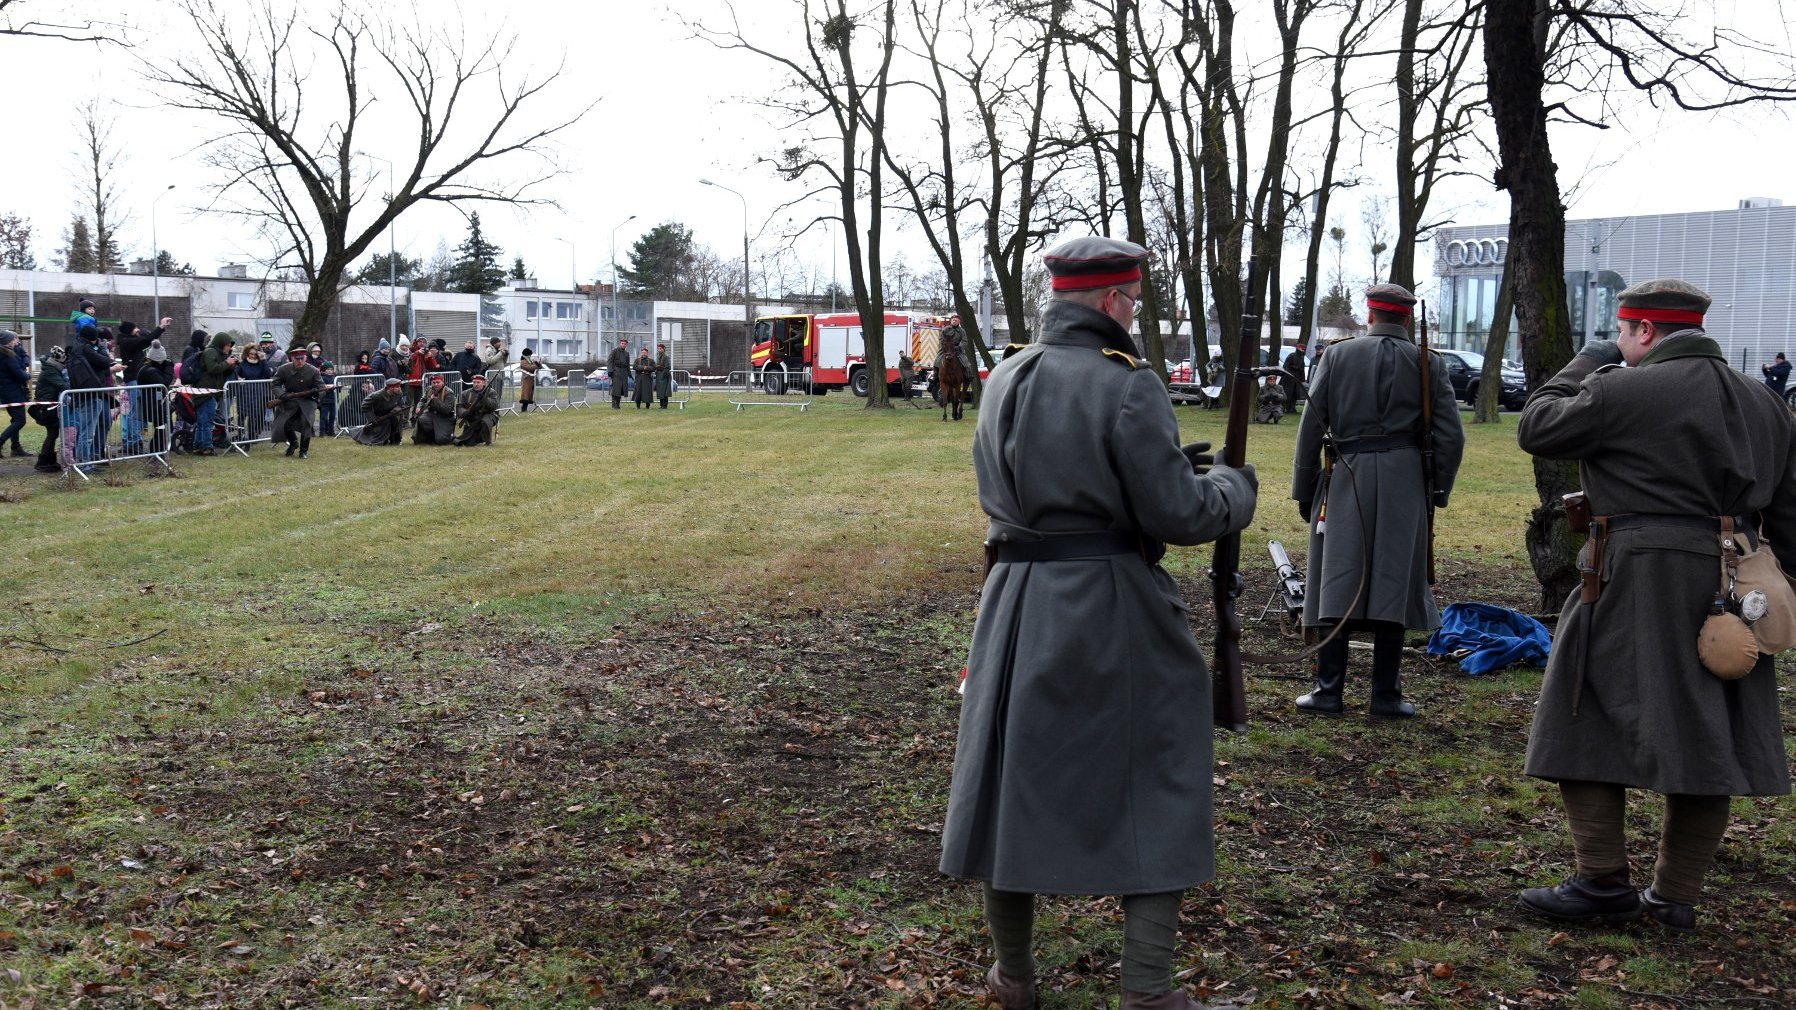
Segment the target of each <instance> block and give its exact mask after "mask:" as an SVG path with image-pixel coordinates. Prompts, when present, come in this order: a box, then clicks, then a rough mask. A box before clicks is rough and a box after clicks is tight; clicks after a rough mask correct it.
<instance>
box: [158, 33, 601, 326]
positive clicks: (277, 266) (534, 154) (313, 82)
mask: <svg viewBox="0 0 1796 1010" xmlns="http://www.w3.org/2000/svg"><path fill="white" fill-rule="evenodd" d="M181 7H182V10H183V11H184V12H185V13H186V15H187V18H188V19H189V20H190V21H191V22H192V24H193V27H194V29H195V31H196V32H197V34H198V36H199V39H200V51H199V52H197V53H194V54H192V55H191V56H189V57H188V58H185V59H178V60H165V61H157V62H156V63H154V64H152V65H151V68H150V69H149V70H148V71H147V75H148V77H149V80H150V81H151V83H152V84H154V85H156V86H158V87H159V88H160V89H161V90H162V92H163V93H164V95H165V96H166V98H167V100H168V103H169V104H170V105H173V106H174V107H176V108H180V109H186V110H189V111H192V112H197V113H201V114H203V115H205V116H208V117H212V118H214V119H217V120H222V121H223V122H224V123H225V124H226V125H225V127H224V129H223V132H222V133H221V134H220V135H219V136H218V137H216V138H215V139H214V140H213V141H212V143H211V144H210V145H209V147H210V148H211V150H212V152H213V153H212V155H211V161H212V164H213V165H214V166H215V167H217V168H218V169H220V170H222V172H223V181H221V182H220V183H218V185H217V187H216V193H215V198H214V204H215V207H216V208H218V209H222V210H224V211H226V212H228V213H233V214H237V215H240V216H242V217H245V218H247V219H249V220H251V221H254V222H256V223H257V225H258V226H259V227H260V229H261V231H262V234H263V235H264V236H265V237H267V238H268V239H270V240H271V241H272V242H273V243H274V246H275V247H276V249H277V250H278V252H277V254H276V255H275V256H274V257H273V259H272V260H271V262H270V264H269V265H270V269H271V272H273V271H278V270H281V269H284V268H288V267H291V268H295V269H296V270H297V271H298V272H299V274H300V275H301V276H302V277H304V278H305V281H306V283H307V285H308V290H307V293H306V304H305V308H304V309H303V310H302V312H301V314H300V318H299V321H298V322H297V324H296V326H295V331H296V333H297V335H299V336H300V337H302V338H313V337H317V336H319V335H321V334H322V333H323V332H324V327H325V324H326V322H327V321H328V320H329V318H330V315H331V312H332V309H333V308H334V306H335V302H336V298H337V294H338V292H339V291H340V290H341V287H342V285H343V283H344V279H345V276H346V273H347V271H348V268H349V266H350V265H351V264H352V263H353V262H354V261H355V260H356V259H357V258H358V257H360V256H361V255H362V253H363V252H365V251H366V250H367V249H368V247H369V246H370V245H371V244H372V243H373V242H374V241H375V240H376V239H377V238H378V237H379V236H380V235H381V234H382V233H383V232H384V231H385V230H386V228H387V227H388V225H390V224H391V223H392V222H393V221H394V220H395V219H397V218H398V217H399V216H400V215H401V214H403V213H404V212H405V211H406V210H407V209H409V208H410V207H412V206H413V205H415V204H417V203H419V202H421V201H432V202H438V203H447V204H450V205H452V206H458V207H459V206H460V205H462V204H471V203H478V202H491V203H511V204H528V203H542V202H545V201H543V200H541V199H539V198H537V197H536V196H535V195H534V194H535V192H536V191H537V189H538V188H539V187H540V185H541V184H542V183H544V182H546V181H547V180H549V179H550V178H552V177H554V176H555V175H556V174H557V171H556V169H555V167H554V165H553V163H552V162H551V161H550V160H549V156H548V152H547V150H546V148H547V146H548V144H549V143H550V142H551V141H552V139H553V138H554V137H555V136H556V135H557V134H559V133H561V132H562V131H564V130H566V129H568V128H569V127H571V126H573V125H574V124H575V123H577V122H579V120H580V119H581V117H583V116H584V115H585V114H586V112H587V111H589V110H590V109H591V108H592V106H591V105H590V104H589V105H585V106H582V107H580V108H578V109H577V111H575V112H574V113H573V114H572V115H571V116H567V117H566V118H556V119H553V120H551V121H549V122H548V123H547V124H546V125H537V124H529V125H527V124H526V122H525V119H526V116H525V115H524V112H525V110H526V109H529V110H534V109H535V108H536V107H537V106H538V105H541V104H543V102H542V101H539V100H538V99H539V96H542V95H543V94H544V91H545V89H547V88H548V87H549V86H550V85H552V84H553V83H554V82H555V81H556V79H557V78H558V77H559V76H560V73H561V71H560V68H559V67H556V68H553V69H550V70H548V71H547V72H545V73H542V74H541V75H540V76H533V75H532V74H530V73H529V72H528V71H526V72H524V73H523V74H522V75H521V76H520V75H519V74H518V73H517V72H516V71H514V69H513V68H514V67H516V66H518V65H520V64H521V65H523V66H526V67H536V66H538V65H539V64H538V61H536V60H535V59H528V60H515V59H513V56H512V48H513V44H514V42H515V39H513V38H507V37H500V38H494V39H484V40H480V41H473V42H470V40H468V39H466V38H461V37H454V36H451V35H449V34H447V33H445V32H444V31H441V30H439V29H437V28H434V27H432V26H428V25H413V26H402V25H399V24H397V23H394V22H388V21H384V20H381V19H380V16H379V15H362V14H358V13H355V12H353V11H351V10H350V9H349V8H348V7H342V8H338V10H337V11H336V13H335V14H332V15H330V16H328V17H327V18H325V19H324V20H322V21H320V22H318V23H317V24H313V23H311V22H309V21H306V20H302V16H301V15H300V14H298V13H286V14H283V13H281V12H279V11H277V10H276V8H275V6H274V4H273V2H272V0H263V2H262V3H260V4H258V5H256V6H254V7H253V8H251V9H250V10H249V11H248V12H247V13H245V14H243V15H241V16H239V15H238V14H237V12H236V11H237V9H236V7H235V5H233V6H232V7H230V8H229V9H228V11H227V9H223V8H221V7H220V5H219V4H218V3H217V2H216V0H181ZM322 68H328V69H329V71H330V73H331V78H330V84H329V86H323V82H322V81H321V80H319V78H318V74H319V73H321V72H323V71H322ZM381 81H386V82H390V84H391V86H392V87H393V89H394V91H395V92H396V93H397V94H399V95H402V96H403V101H402V102H396V103H394V105H395V106H398V108H397V109H386V110H383V111H385V112H398V113H399V114H400V116H401V121H408V122H409V124H410V129H409V131H408V133H407V136H406V137H405V139H404V140H403V141H402V142H401V143H400V144H394V145H392V146H391V147H390V148H389V149H390V150H391V151H392V153H393V154H394V156H395V161H394V163H393V164H392V174H391V178H392V187H391V191H390V192H387V193H386V196H385V198H384V199H381V200H376V201H369V200H368V199H367V198H368V196H369V194H370V191H371V190H372V188H373V185H374V184H373V182H372V180H373V178H374V177H375V176H377V175H379V174H381V173H382V171H383V168H384V166H383V165H382V163H381V161H380V160H379V159H376V158H373V157H371V156H369V155H367V154H365V153H364V152H363V151H362V150H361V148H360V145H361V144H362V143H364V142H365V140H364V138H363V137H362V136H361V135H360V132H359V131H360V130H361V127H362V126H363V121H364V116H365V115H366V114H367V113H368V111H369V110H370V108H371V107H372V106H373V105H374V104H375V103H376V102H377V101H379V99H378V98H377V97H376V96H375V95H374V93H373V91H372V88H373V86H374V85H376V84H377V83H379V82H381ZM488 82H490V84H491V95H490V100H491V102H492V105H493V109H492V110H491V111H489V112H487V113H486V114H485V115H482V113H480V112H477V111H475V110H473V109H470V108H469V106H478V105H479V104H480V102H481V100H482V99H480V98H477V97H476V96H475V94H474V92H475V90H476V89H477V88H480V87H481V86H482V85H483V84H487V83H488ZM320 96H325V97H320ZM333 100H337V101H338V102H339V104H337V105H336V107H335V108H331V104H332V101H333ZM317 106H324V107H325V108H324V110H323V111H321V110H320V109H319V108H317ZM474 117H480V118H479V119H475V118H474ZM387 121H390V120H387ZM387 121H383V124H384V122H387ZM383 131H384V132H383V133H379V134H373V135H372V137H371V139H373V140H375V141H380V142H387V141H389V140H390V138H391V137H392V130H391V129H390V128H389V127H386V126H384V125H383ZM463 134H467V135H468V138H469V139H468V140H467V141H465V143H463V144H462V145H461V146H459V147H456V146H451V144H450V142H449V140H450V138H452V137H460V136H462V135H463ZM414 145H415V146H414ZM402 148H403V149H405V150H406V151H407V152H408V153H406V154H404V155H401V154H400V151H401V149H402ZM531 159H535V160H536V162H537V166H538V167H537V170H536V171H533V172H524V173H522V174H521V175H520V174H514V173H517V171H518V170H517V169H516V168H514V167H513V166H515V165H518V164H520V163H525V162H528V161H529V160H531ZM501 171H503V172H505V173H506V174H505V175H499V174H498V173H500V172H501ZM368 203H373V204H374V207H373V208H371V209H369V210H368V211H367V212H366V213H364V206H365V205H366V204H368ZM368 214H371V215H372V216H368ZM352 219H354V220H355V223H354V224H352Z"/></svg>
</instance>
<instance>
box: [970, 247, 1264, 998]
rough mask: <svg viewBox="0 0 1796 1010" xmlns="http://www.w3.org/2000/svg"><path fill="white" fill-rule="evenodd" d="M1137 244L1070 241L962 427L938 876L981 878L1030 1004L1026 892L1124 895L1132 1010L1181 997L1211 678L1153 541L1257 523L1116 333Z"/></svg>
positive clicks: (1126, 980)
mask: <svg viewBox="0 0 1796 1010" xmlns="http://www.w3.org/2000/svg"><path fill="white" fill-rule="evenodd" d="M1146 257H1147V251H1146V250H1145V249H1143V248H1142V247H1140V246H1138V245H1135V244H1133V243H1129V242H1121V241H1117V240H1115V239H1104V238H1088V239H1077V240H1073V241H1070V242H1064V243H1062V244H1061V245H1059V246H1058V247H1056V248H1055V249H1053V250H1052V251H1050V252H1049V253H1048V254H1047V256H1046V265H1047V268H1048V272H1049V273H1050V274H1052V275H1053V287H1054V298H1053V300H1052V301H1051V302H1050V303H1049V305H1048V308H1047V310H1046V312H1045V313H1044V315H1043V318H1042V329H1041V334H1040V336H1039V337H1038V339H1037V340H1036V342H1035V343H1032V344H1030V345H1028V346H1027V347H1024V348H1022V349H1021V350H1019V351H1017V352H1016V353H1014V354H1010V355H1007V356H1006V358H1005V359H1004V361H1003V363H1002V364H1000V365H999V366H998V368H997V369H996V370H995V371H994V372H993V373H992V375H991V379H990V382H989V383H988V384H987V386H986V389H987V393H986V401H985V403H986V405H985V408H984V409H983V410H981V411H980V414H979V426H978V429H977V431H976V432H975V434H974V438H973V465H974V470H975V472H976V474H977V476H978V480H979V503H980V506H981V508H983V509H984V510H985V512H986V514H987V515H988V516H989V517H990V518H991V524H990V529H989V533H988V541H987V559H988V561H989V562H991V564H990V570H989V574H988V575H987V577H986V581H985V587H984V590H983V596H982V598H981V602H980V608H979V617H978V620H977V622H976V624H975V626H974V629H973V644H972V650H971V653H970V654H969V657H968V660H967V673H966V681H965V685H964V687H965V695H966V697H965V702H964V704H963V707H962V709H961V717H960V736H959V742H958V744H957V747H956V750H955V758H954V781H953V786H952V789H951V791H950V795H949V800H948V814H947V822H946V825H945V826H944V828H943V831H942V860H941V868H942V871H943V872H945V873H949V874H952V875H954V876H958V877H968V878H972V879H976V880H979V881H982V882H983V883H984V894H985V908H986V918H987V922H988V924H989V925H990V927H991V933H992V939H993V945H994V947H995V948H996V951H997V963H996V964H995V965H993V966H992V968H991V971H990V972H989V973H988V974H987V976H986V978H987V983H988V985H989V986H990V988H991V990H992V992H993V993H994V994H995V995H996V996H997V997H998V999H999V1001H1000V1003H1001V1005H1002V1006H1004V1007H1005V1008H1007V1010H1018V1008H1026V1007H1031V1006H1033V1005H1034V960H1033V957H1032V954H1031V949H1030V948H1031V929H1032V925H1031V924H1032V922H1033V914H1034V900H1035V899H1034V896H1035V895H1036V894H1088V895H1097V894H1115V895H1121V896H1123V898H1122V901H1123V914H1124V953H1123V978H1122V983H1123V1000H1122V1006H1123V1008H1124V1010H1183V1008H1189V1007H1194V1006H1196V1005H1197V1004H1195V1003H1192V1002H1191V1001H1190V999H1189V997H1187V996H1186V995H1185V994H1184V992H1182V991H1180V990H1175V989H1173V985H1172V975H1171V960H1172V950H1173V946H1174V940H1175V938H1176V930H1177V925H1178V913H1179V899H1180V894H1181V892H1182V891H1184V890H1185V889H1186V888H1189V887H1192V886H1195V885H1197V884H1200V883H1203V882H1204V881H1206V880H1208V879H1210V877H1211V876H1212V875H1213V873H1214V858H1213V853H1212V848H1211V846H1212V838H1211V827H1212V825H1211V809H1210V780H1211V775H1212V766H1211V739H1210V737H1211V732H1212V727H1211V722H1210V719H1211V700H1210V679H1209V676H1208V675H1207V674H1206V672H1205V670H1204V661H1203V656H1202V655H1201V654H1200V652H1199V650H1198V646H1197V642H1196V640H1195V639H1194V638H1193V637H1192V634H1191V626H1190V622H1189V618H1188V614H1187V608H1186V604H1185V601H1184V600H1183V599H1181V598H1180V596H1179V590H1178V587H1177V586H1176V585H1175V584H1174V582H1173V580H1172V578H1171V577H1170V576H1169V575H1167V574H1166V572H1165V570H1164V569H1162V568H1161V567H1160V565H1159V559H1160V556H1161V555H1162V554H1163V553H1164V550H1165V549H1164V547H1163V546H1162V545H1163V544H1165V543H1173V544H1199V543H1203V542H1205V541H1208V540H1213V539H1215V538H1217V537H1219V536H1222V535H1223V534H1225V533H1230V532H1233V531H1236V530H1240V529H1242V528H1243V527H1245V526H1246V525H1247V524H1248V522H1249V521H1250V520H1251V519H1252V517H1253V509H1254V499H1255V486H1256V482H1255V478H1254V474H1253V471H1252V469H1251V468H1243V469H1241V470H1238V471H1237V470H1231V469H1228V468H1226V467H1221V466H1214V467H1212V465H1211V464H1212V462H1213V461H1212V459H1211V457H1209V456H1208V455H1205V454H1204V453H1205V450H1207V449H1208V448H1209V447H1208V445H1206V444H1202V443H1199V444H1196V445H1192V446H1188V447H1186V448H1185V450H1181V449H1180V447H1179V442H1178V437H1179V428H1178V420H1177V418H1176V417H1175V416H1174V414H1173V409H1172V403H1171V401H1170V400H1168V399H1167V397H1166V387H1165V386H1164V385H1163V384H1162V383H1161V382H1160V380H1159V378H1158V377H1157V376H1155V374H1154V372H1153V370H1152V369H1150V368H1148V367H1147V366H1146V365H1145V363H1143V362H1142V361H1140V360H1139V359H1138V358H1137V357H1136V354H1137V352H1136V348H1135V343H1134V341H1133V340H1132V339H1131V338H1130V336H1129V330H1128V325H1129V323H1130V321H1131V319H1132V318H1133V315H1134V311H1135V303H1136V299H1137V298H1139V297H1140V296H1141V287H1142V273H1141V265H1142V263H1143V262H1144V260H1145V259H1146Z"/></svg>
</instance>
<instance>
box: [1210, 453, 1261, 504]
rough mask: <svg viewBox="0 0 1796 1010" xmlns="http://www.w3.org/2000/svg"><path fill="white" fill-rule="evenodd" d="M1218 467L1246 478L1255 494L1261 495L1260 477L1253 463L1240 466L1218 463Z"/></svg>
mask: <svg viewBox="0 0 1796 1010" xmlns="http://www.w3.org/2000/svg"><path fill="white" fill-rule="evenodd" d="M1224 451H1226V450H1224ZM1216 465H1217V466H1220V467H1222V468H1223V469H1224V470H1233V471H1235V472H1236V473H1238V474H1240V475H1241V476H1243V477H1246V478H1247V486H1248V487H1249V488H1252V489H1253V491H1254V493H1256V494H1258V493H1259V490H1260V475H1259V474H1258V473H1257V472H1255V470H1254V468H1253V464H1252V463H1242V464H1241V465H1240V466H1229V465H1227V464H1224V463H1218V464H1216Z"/></svg>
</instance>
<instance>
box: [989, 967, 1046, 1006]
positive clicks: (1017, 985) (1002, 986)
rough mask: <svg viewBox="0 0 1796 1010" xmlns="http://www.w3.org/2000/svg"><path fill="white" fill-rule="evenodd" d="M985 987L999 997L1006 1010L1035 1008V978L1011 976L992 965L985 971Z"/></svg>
mask: <svg viewBox="0 0 1796 1010" xmlns="http://www.w3.org/2000/svg"><path fill="white" fill-rule="evenodd" d="M985 987H986V988H987V989H990V990H991V991H992V995H993V996H996V997H997V999H998V1005H999V1006H1000V1007H1003V1008H1004V1010H1035V980H1034V979H1033V978H1022V979H1017V978H1011V977H1010V976H1009V975H1006V974H1004V973H1003V972H1001V971H999V970H998V966H997V965H995V964H994V965H992V970H991V971H988V972H986V973H985Z"/></svg>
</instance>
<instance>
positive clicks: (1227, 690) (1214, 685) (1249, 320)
mask: <svg viewBox="0 0 1796 1010" xmlns="http://www.w3.org/2000/svg"><path fill="white" fill-rule="evenodd" d="M1259 279H1260V265H1259V262H1258V261H1257V260H1256V259H1253V258H1249V259H1248V261H1247V294H1246V297H1245V298H1244V299H1243V301H1242V306H1241V333H1240V343H1239V344H1238V346H1237V348H1236V351H1235V382H1234V387H1233V388H1232V389H1231V390H1230V392H1229V423H1228V434H1227V436H1226V437H1225V438H1224V441H1223V445H1222V448H1223V454H1222V463H1223V465H1224V466H1230V467H1239V466H1241V465H1242V464H1243V463H1245V462H1247V424H1248V421H1249V420H1250V418H1251V417H1252V410H1253V400H1254V395H1253V387H1254V386H1255V384H1256V383H1255V381H1254V380H1255V373H1256V369H1255V367H1254V363H1253V362H1254V356H1255V352H1256V351H1257V349H1258V346H1259V336H1260V316H1259V312H1258V309H1259V306H1258V305H1257V304H1253V301H1254V298H1255V291H1256V289H1257V288H1258V287H1259ZM1210 590H1211V597H1212V600H1213V601H1214V603H1215V605H1216V664H1215V669H1214V670H1212V671H1211V695H1212V697H1211V700H1212V703H1213V707H1214V717H1215V722H1216V725H1218V726H1227V727H1228V728H1229V729H1232V730H1234V731H1236V732H1242V731H1245V730H1246V729H1247V685H1246V683H1245V681H1244V679H1243V674H1242V669H1241V618H1240V616H1239V615H1237V614H1236V613H1235V599H1236V598H1237V597H1239V596H1240V595H1241V534H1239V533H1230V534H1227V535H1225V536H1223V537H1220V538H1219V539H1217V541H1216V554H1215V558H1214V560H1213V562H1212V564H1211V567H1210Z"/></svg>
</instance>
